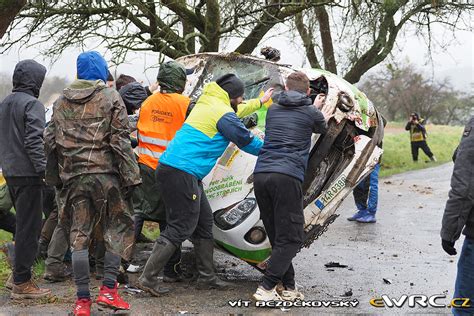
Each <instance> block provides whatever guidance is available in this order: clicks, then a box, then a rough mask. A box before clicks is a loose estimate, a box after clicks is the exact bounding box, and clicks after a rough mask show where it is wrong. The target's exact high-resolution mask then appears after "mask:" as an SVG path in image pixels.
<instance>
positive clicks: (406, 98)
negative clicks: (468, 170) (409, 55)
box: [360, 63, 474, 125]
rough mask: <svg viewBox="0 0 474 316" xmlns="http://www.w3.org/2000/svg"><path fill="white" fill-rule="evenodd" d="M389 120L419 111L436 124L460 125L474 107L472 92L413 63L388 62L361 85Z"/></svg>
mask: <svg viewBox="0 0 474 316" xmlns="http://www.w3.org/2000/svg"><path fill="white" fill-rule="evenodd" d="M360 88H361V89H362V90H363V91H364V92H365V93H366V94H367V96H368V97H369V98H370V99H371V101H372V102H374V103H375V104H377V108H378V109H379V110H380V111H381V112H382V113H383V114H384V116H385V117H386V118H387V119H388V120H389V121H403V120H406V119H408V117H409V115H410V113H412V112H417V113H419V114H420V115H421V116H422V117H423V118H425V119H427V120H428V119H429V120H430V121H431V122H433V123H436V124H445V125H448V124H461V123H463V122H464V121H465V120H466V119H467V118H468V117H469V114H470V111H471V109H473V108H474V107H473V101H472V95H469V94H466V93H465V92H461V91H458V90H455V89H454V88H453V87H452V86H451V84H450V83H449V80H446V79H445V80H442V81H435V80H431V79H429V78H427V77H426V75H424V74H423V73H421V72H419V71H418V70H417V69H416V68H415V67H414V66H413V65H412V64H409V63H407V64H403V65H401V66H397V65H393V64H388V65H387V67H386V69H385V71H382V72H379V73H377V74H373V75H371V76H370V77H369V78H368V79H367V80H365V81H364V82H363V83H362V85H361V87H360Z"/></svg>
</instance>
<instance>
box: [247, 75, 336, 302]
mask: <svg viewBox="0 0 474 316" xmlns="http://www.w3.org/2000/svg"><path fill="white" fill-rule="evenodd" d="M309 94H310V87H309V79H308V77H307V76H306V75H305V74H304V73H302V72H294V73H292V74H290V75H289V76H288V78H287V81H286V86H285V91H283V92H281V93H280V94H279V95H277V96H276V97H275V98H274V102H275V103H274V104H272V105H271V106H270V108H269V109H268V113H267V118H266V125H265V142H264V144H263V147H262V149H261V151H260V153H259V156H258V160H257V165H256V167H255V171H254V189H255V197H256V198H257V203H258V207H259V209H260V217H261V219H262V221H263V224H264V226H265V230H266V231H267V234H268V238H269V239H270V243H271V245H272V254H271V257H270V259H269V260H268V266H267V268H266V270H265V276H264V277H263V281H262V283H261V284H260V286H259V287H258V289H257V291H256V293H255V294H254V295H253V298H254V299H255V300H257V301H274V300H281V299H283V300H295V299H301V300H302V299H303V298H304V296H303V295H302V294H301V293H300V292H299V291H298V289H297V288H296V285H295V279H294V278H295V271H294V269H293V265H292V263H291V261H292V260H293V258H294V256H295V255H296V253H297V252H298V250H299V249H300V247H301V244H302V243H303V237H304V230H303V224H304V214H303V190H302V183H303V180H304V174H305V171H306V167H307V163H308V157H309V150H310V147H311V136H312V134H313V133H318V134H324V133H326V129H327V125H326V121H327V120H328V119H329V117H330V113H329V112H330V111H329V110H328V109H325V110H324V111H323V112H321V111H319V110H318V108H317V106H316V104H313V102H312V101H311V98H310V97H309ZM316 100H319V98H317V99H316ZM280 282H281V283H282V284H283V287H284V290H283V291H282V293H281V295H280V294H279V293H277V291H276V286H277V284H278V283H280Z"/></svg>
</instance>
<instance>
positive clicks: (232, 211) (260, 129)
mask: <svg viewBox="0 0 474 316" xmlns="http://www.w3.org/2000/svg"><path fill="white" fill-rule="evenodd" d="M178 61H179V62H181V63H182V64H184V65H185V67H186V68H188V69H193V70H194V72H193V73H192V74H191V75H189V76H188V82H187V86H186V90H185V94H187V95H189V96H190V97H191V98H192V99H197V98H198V97H199V96H200V94H201V92H202V88H203V86H204V84H205V83H207V82H210V81H213V80H215V79H217V78H218V77H219V76H221V75H223V74H226V73H235V74H236V75H238V76H239V77H240V78H241V79H242V80H243V81H244V83H245V95H244V97H245V99H251V98H256V97H259V96H261V95H262V94H263V91H265V90H266V89H268V88H270V87H275V88H276V90H279V89H283V87H284V82H285V79H286V77H287V76H288V75H289V74H290V73H292V72H294V71H296V70H300V71H303V72H305V73H306V74H307V75H308V77H309V78H310V81H311V88H312V97H313V98H314V97H315V96H316V95H317V94H318V93H321V92H323V93H326V94H327V99H326V103H325V107H329V108H330V109H331V110H332V111H333V113H334V117H333V118H332V119H331V120H330V121H329V123H328V126H329V130H328V132H327V133H326V134H325V135H314V136H313V141H312V147H311V152H310V157H309V161H308V168H307V172H306V176H305V181H304V183H303V191H304V207H305V208H304V215H305V224H304V227H305V241H304V247H309V246H310V245H311V244H312V243H313V242H314V240H316V239H317V238H318V237H319V236H321V234H323V233H324V232H325V231H326V229H327V227H328V225H329V224H331V223H332V222H333V221H334V220H335V219H336V217H337V216H338V214H337V208H338V206H339V205H340V204H341V203H342V201H343V200H344V198H345V197H346V196H347V195H348V194H350V193H351V191H352V189H353V188H354V186H355V185H356V184H357V183H358V182H359V181H360V180H362V179H363V178H364V177H365V176H367V175H368V174H369V173H370V172H371V170H372V169H373V167H374V166H375V164H376V163H377V162H378V161H379V158H380V156H381V154H382V149H381V147H380V144H381V141H382V138H383V121H382V117H381V115H380V114H379V113H378V112H377V110H376V109H375V107H374V105H373V104H372V102H370V100H369V99H368V98H367V97H366V96H365V94H364V93H362V92H361V91H359V90H358V89H357V88H356V87H355V86H353V85H351V84H350V83H348V82H346V81H345V80H344V79H342V78H341V77H338V76H337V75H334V74H332V73H330V72H327V71H324V70H320V69H296V68H292V67H290V66H288V65H281V64H278V63H274V62H270V61H267V60H263V59H259V58H256V57H250V56H242V55H237V54H217V53H215V54H213V53H204V54H197V55H190V56H185V57H182V58H180V59H178ZM265 116H266V110H265V109H264V108H263V107H262V109H261V110H259V111H258V112H257V113H256V114H254V115H253V117H250V118H248V119H247V120H245V122H246V123H247V124H248V126H252V125H254V127H252V128H251V130H252V132H253V133H254V134H255V135H258V136H259V137H262V138H263V137H264V131H265ZM252 123H253V124H252ZM256 160H257V158H256V157H254V156H252V155H249V154H247V153H245V152H243V151H241V150H240V149H239V148H237V146H235V145H234V144H232V143H231V144H230V145H229V147H228V148H227V149H226V151H225V152H224V154H223V155H222V157H221V158H220V159H219V160H218V162H217V164H216V166H215V167H214V169H213V170H212V171H211V173H210V174H209V175H208V176H207V177H206V178H205V179H204V180H203V183H204V185H205V190H206V195H207V197H208V199H209V202H210V204H211V206H212V209H213V214H214V229H213V233H214V238H215V242H216V245H217V247H218V248H220V249H221V250H223V251H225V252H227V253H229V254H231V255H233V256H235V257H238V258H240V259H242V260H244V261H246V262H248V263H250V264H252V265H254V266H256V267H262V266H261V264H262V263H263V262H264V261H265V260H266V259H267V258H268V257H269V255H270V252H271V246H270V243H269V240H268V238H267V235H266V232H265V229H264V227H263V223H262V221H261V220H260V213H259V209H258V205H257V202H256V200H255V196H254V192H253V176H252V174H253V170H254V167H255V163H256Z"/></svg>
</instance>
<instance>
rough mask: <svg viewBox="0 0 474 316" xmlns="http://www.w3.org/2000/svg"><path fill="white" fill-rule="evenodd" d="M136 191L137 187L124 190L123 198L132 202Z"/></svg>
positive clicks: (132, 186)
mask: <svg viewBox="0 0 474 316" xmlns="http://www.w3.org/2000/svg"><path fill="white" fill-rule="evenodd" d="M134 190H135V185H131V186H128V187H124V188H123V190H122V191H123V197H124V198H125V200H130V199H131V198H132V195H133V191H134Z"/></svg>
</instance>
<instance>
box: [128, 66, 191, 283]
mask: <svg viewBox="0 0 474 316" xmlns="http://www.w3.org/2000/svg"><path fill="white" fill-rule="evenodd" d="M157 80H158V83H159V86H160V91H159V92H157V93H155V94H153V95H151V96H149V97H148V98H147V99H146V100H145V101H144V102H143V104H142V106H141V109H140V116H139V119H138V123H137V130H138V131H137V132H138V134H137V136H138V147H137V151H138V165H139V167H140V175H141V177H142V179H143V180H142V181H143V184H142V185H141V186H140V188H139V190H136V193H135V194H134V205H139V206H138V207H134V208H135V238H136V239H138V238H139V236H140V232H141V230H142V227H143V222H144V221H145V220H152V221H156V222H159V223H160V230H161V231H163V230H164V228H165V227H166V212H165V207H164V204H163V201H162V199H161V196H160V194H159V192H160V191H161V189H160V187H159V184H158V183H157V181H156V180H155V169H156V167H157V166H158V163H159V160H160V156H161V154H162V153H163V152H164V151H165V149H166V146H167V145H168V143H169V142H170V141H171V140H172V139H173V137H174V135H175V133H176V132H177V131H178V130H179V129H180V128H181V126H182V125H183V123H184V120H185V119H186V112H187V110H188V106H189V103H190V99H189V98H188V97H187V96H184V95H182V94H181V93H182V92H183V90H184V87H185V84H186V69H185V68H184V67H183V66H182V65H181V64H180V63H178V62H176V61H168V62H165V63H163V64H161V65H160V70H159V72H158V77H157ZM180 260H181V249H177V250H176V252H175V254H174V255H173V257H172V258H171V259H170V260H169V262H168V264H167V265H166V268H165V269H164V281H165V282H178V281H181V280H182V279H183V275H182V271H181V270H180V268H179V262H180Z"/></svg>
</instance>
